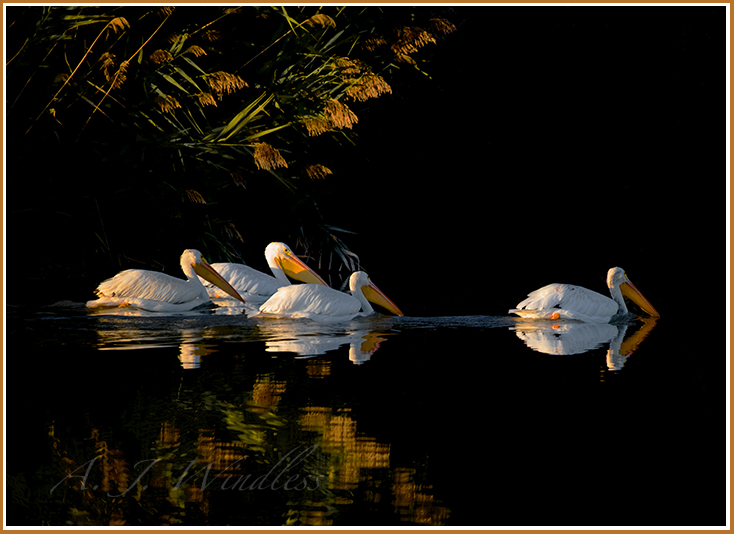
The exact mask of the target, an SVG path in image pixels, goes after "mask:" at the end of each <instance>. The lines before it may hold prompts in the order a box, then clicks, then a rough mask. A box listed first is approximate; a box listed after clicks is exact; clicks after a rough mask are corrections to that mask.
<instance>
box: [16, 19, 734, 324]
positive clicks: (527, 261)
mask: <svg viewBox="0 0 734 534" xmlns="http://www.w3.org/2000/svg"><path fill="white" fill-rule="evenodd" d="M725 14H726V11H725V7H724V6H721V7H710V6H709V7H679V6H672V7H530V8H528V7H456V8H453V10H452V12H451V13H449V14H448V15H447V17H448V18H449V19H450V20H452V22H454V23H455V24H456V26H457V31H456V32H454V33H453V34H451V35H449V36H447V37H446V38H445V39H444V40H443V41H442V42H440V43H439V44H438V45H429V46H430V47H432V48H431V50H430V51H429V58H430V61H429V63H428V64H427V65H425V66H424V68H425V71H426V72H427V73H429V74H430V79H425V80H424V82H422V83H416V82H415V80H414V78H411V80H412V81H410V82H406V80H407V79H408V78H407V75H406V80H402V79H401V76H403V74H401V73H397V74H395V77H394V78H392V79H389V80H388V81H389V82H390V84H391V85H392V86H393V94H392V95H384V96H382V97H380V98H379V99H375V100H371V101H368V102H366V103H364V104H363V105H362V106H361V107H360V109H358V110H357V112H358V115H359V117H360V120H359V123H358V124H357V125H356V126H355V132H356V133H357V135H358V143H357V146H356V147H354V148H353V149H345V150H343V151H340V152H339V153H338V154H334V160H333V161H332V163H331V164H330V166H331V168H333V169H334V171H335V177H334V178H333V179H330V181H329V182H328V185H327V186H325V187H324V189H323V191H322V192H321V195H322V196H321V198H320V199H319V208H320V210H321V212H322V213H323V215H324V218H325V220H326V221H327V222H329V223H330V224H333V225H335V226H337V227H340V228H345V229H348V230H350V231H353V232H356V234H347V235H344V236H342V237H343V239H344V241H345V242H346V243H347V245H348V246H349V247H350V248H351V250H353V251H354V252H356V253H357V254H358V255H359V257H360V259H361V264H362V267H363V268H364V269H365V270H367V271H368V272H369V273H370V275H371V277H372V279H373V280H374V281H375V283H376V284H377V285H378V286H379V287H380V288H381V289H383V291H385V292H386V293H387V294H388V295H389V296H390V297H391V298H392V299H393V300H394V301H395V302H396V303H397V304H398V305H399V306H400V307H401V308H402V310H403V311H404V312H405V313H406V314H408V315H463V314H487V315H496V314H504V313H506V310H507V309H508V308H510V307H513V306H514V305H515V304H516V303H517V302H519V301H520V300H521V299H522V298H524V296H525V295H526V294H527V293H528V292H529V291H532V290H534V289H536V288H538V287H540V286H542V285H545V284H548V283H551V282H565V283H575V284H578V285H583V286H586V287H588V288H590V289H594V290H598V291H600V292H603V293H604V292H606V290H605V283H604V281H605V276H606V272H607V270H608V269H609V268H610V267H613V266H621V267H623V268H624V269H625V270H626V271H627V273H628V275H629V277H630V278H631V280H632V281H633V282H634V283H635V284H636V286H637V287H638V288H639V289H640V290H641V291H642V293H643V294H645V296H646V297H647V298H648V299H649V300H650V301H651V302H652V303H653V305H654V306H655V307H656V308H657V309H658V311H659V312H660V313H661V315H662V316H663V317H665V316H666V315H667V316H670V315H671V314H673V313H678V310H679V309H680V306H681V302H682V301H683V300H685V302H686V303H693V302H695V306H696V308H697V309H706V310H713V311H714V313H717V314H719V313H721V314H722V317H723V311H724V310H723V307H724V299H723V298H722V297H723V295H722V294H721V293H719V292H718V290H719V288H722V289H723V287H724V284H723V282H724V276H725V273H724V265H725V263H724V260H725V258H724V250H725V245H724V236H725V210H726V207H725V206H726V199H725V184H726V179H727V178H726V167H725V150H726V147H725V140H726V137H725V124H726V123H725V109H726V108H725V98H726V93H725V90H726V89H725V88H726V86H725V72H726V71H725V19H724V17H725ZM402 82H405V83H402ZM7 147H8V149H9V151H11V153H12V150H13V140H12V138H11V139H9V140H8V142H7ZM87 148H88V147H85V146H71V147H69V146H65V147H53V146H39V147H38V158H37V161H35V162H34V164H33V165H35V167H34V166H33V165H31V166H29V165H28V163H27V162H26V163H25V164H24V166H23V167H20V166H18V165H14V164H13V161H12V158H11V159H10V160H9V161H8V166H7V172H8V176H9V177H10V178H11V180H10V181H9V183H8V188H7V209H8V214H7V253H8V254H7V265H8V272H7V274H8V281H9V282H10V283H9V284H8V287H7V296H8V301H9V302H11V303H19V302H22V301H24V300H25V299H28V298H29V297H32V298H33V299H35V301H37V302H47V303H48V302H54V301H57V300H72V301H75V302H83V301H86V300H88V299H90V298H92V297H93V290H94V288H95V287H96V285H97V284H98V283H99V282H100V281H102V280H103V279H105V278H107V277H109V276H112V275H114V274H115V273H116V272H117V271H119V270H120V269H119V267H115V266H114V265H112V264H111V263H110V261H109V258H108V257H107V255H106V254H104V253H101V252H99V251H97V250H94V251H93V249H95V247H97V248H99V247H98V246H99V243H98V238H97V237H95V233H97V234H100V231H101V228H100V227H99V217H97V214H96V213H95V211H96V209H97V208H96V206H95V204H94V202H93V200H94V199H92V198H89V197H85V196H84V195H85V184H89V185H90V187H92V185H93V184H95V183H96V182H99V181H100V180H109V179H117V178H120V179H125V177H124V176H120V177H116V176H115V169H92V168H87V167H85V165H84V160H83V155H84V153H85V150H87ZM41 178H43V181H42V185H41V184H39V185H36V184H35V181H38V180H41ZM138 178H139V177H138ZM70 188H71V191H72V196H71V197H70V194H69V193H70ZM67 198H77V201H72V202H66V201H65V199H67ZM262 200H263V202H271V203H272V204H273V213H274V214H277V211H278V209H279V207H278V203H277V198H263V199H262ZM104 202H105V206H106V207H108V206H113V208H114V209H113V212H112V214H110V212H109V211H106V212H105V216H106V217H107V228H106V231H107V232H108V237H109V239H110V241H114V242H115V243H116V244H117V246H118V247H120V246H122V247H123V250H121V251H118V252H121V253H126V254H128V256H129V257H131V258H136V254H137V252H138V251H137V250H136V249H135V248H134V247H135V246H138V245H142V244H145V242H146V240H152V239H155V240H156V241H157V243H156V244H155V245H156V246H157V247H158V249H159V250H162V251H163V252H161V253H160V254H161V255H160V257H155V258H144V259H145V260H146V262H147V263H146V265H145V266H146V267H148V268H155V267H156V266H160V269H161V270H165V271H166V272H168V273H171V274H174V275H176V276H178V275H180V272H179V267H178V258H179V256H180V254H181V251H182V249H184V248H201V247H202V244H201V243H192V242H190V241H189V240H188V237H187V234H186V232H185V230H184V228H182V229H181V231H180V232H179V233H176V232H172V234H171V235H170V236H166V239H162V240H161V239H160V237H159V236H158V235H157V234H156V233H155V232H150V233H149V234H148V233H147V232H146V219H145V212H144V211H141V210H140V209H139V208H138V206H136V205H134V204H133V205H130V204H127V203H124V204H120V205H116V204H115V199H114V198H105V199H104ZM31 205H32V206H34V207H35V208H38V207H42V208H44V209H41V210H39V209H35V210H29V209H28V207H29V206H31ZM111 215H112V218H110V216H111ZM241 219H242V222H241V224H240V228H246V229H247V231H246V232H243V234H245V235H244V238H245V246H243V247H242V248H243V251H244V253H243V257H244V258H245V259H246V261H247V262H248V264H249V265H252V266H253V267H256V268H259V269H262V270H264V271H267V266H266V264H265V260H264V258H263V256H262V251H263V250H264V248H265V246H266V245H267V243H268V242H270V241H286V242H288V241H289V240H292V239H294V236H295V235H296V234H297V231H298V229H297V228H271V227H270V225H269V223H268V221H267V220H248V214H247V213H243V214H242V218H241ZM121 222H124V224H122V223H121ZM125 228H127V229H128V230H127V231H125ZM161 241H162V242H161ZM135 243H137V244H138V245H134V244H135ZM208 259H209V260H210V261H218V260H219V259H220V258H216V257H210V258H208ZM128 266H129V267H139V266H140V265H138V264H135V263H134V262H131V263H130V265H128ZM329 274H332V280H334V281H336V279H337V278H338V277H339V276H345V275H348V274H349V273H345V272H344V271H342V272H341V273H329ZM684 282H685V284H684ZM706 282H708V283H706ZM696 286H698V287H699V288H700V289H701V290H700V291H696V292H691V291H689V289H690V288H691V287H696ZM684 287H685V288H686V290H685V291H684ZM687 305H688V304H687Z"/></svg>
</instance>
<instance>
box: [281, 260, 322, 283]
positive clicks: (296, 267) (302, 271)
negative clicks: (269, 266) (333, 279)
mask: <svg viewBox="0 0 734 534" xmlns="http://www.w3.org/2000/svg"><path fill="white" fill-rule="evenodd" d="M275 261H276V262H277V263H278V265H279V266H280V268H281V269H283V272H284V273H285V274H286V276H288V277H289V278H293V279H294V280H298V281H299V282H304V283H306V284H320V285H322V286H327V287H328V286H329V284H327V283H326V282H324V280H323V278H321V277H320V276H319V275H318V274H316V272H315V271H314V270H313V269H311V267H309V266H308V265H306V264H305V263H303V262H302V261H301V260H300V259H299V258H297V257H296V256H295V255H291V254H288V255H287V256H285V257H283V256H279V257H276V258H275Z"/></svg>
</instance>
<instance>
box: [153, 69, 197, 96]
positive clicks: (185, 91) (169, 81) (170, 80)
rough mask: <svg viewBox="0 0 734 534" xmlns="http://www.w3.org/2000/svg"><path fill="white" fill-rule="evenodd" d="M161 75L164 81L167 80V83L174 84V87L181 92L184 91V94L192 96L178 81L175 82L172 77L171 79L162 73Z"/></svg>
mask: <svg viewBox="0 0 734 534" xmlns="http://www.w3.org/2000/svg"><path fill="white" fill-rule="evenodd" d="M160 75H161V76H162V77H163V79H164V80H166V81H167V82H168V83H170V84H172V85H175V86H176V87H178V88H179V89H181V90H182V91H183V92H184V93H186V94H187V95H189V94H191V93H189V92H188V91H187V90H186V89H184V88H183V87H181V86H180V85H179V84H178V82H177V81H176V80H174V79H173V78H171V77H170V76H169V75H168V74H163V73H162V72H161V73H160Z"/></svg>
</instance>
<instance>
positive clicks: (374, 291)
mask: <svg viewBox="0 0 734 534" xmlns="http://www.w3.org/2000/svg"><path fill="white" fill-rule="evenodd" d="M349 289H350V290H351V291H352V293H353V294H354V293H355V292H356V291H360V290H361V291H362V294H363V295H364V297H365V298H366V299H367V300H368V301H370V302H372V303H373V304H377V305H378V306H382V307H383V308H385V309H386V310H387V311H389V312H391V313H394V314H395V315H400V316H402V315H403V312H401V311H400V308H398V307H397V306H396V305H395V303H394V302H393V301H392V300H390V299H389V298H387V296H386V295H385V294H384V293H383V292H382V291H380V290H379V289H378V288H377V286H376V285H375V284H373V283H372V281H371V280H370V277H369V276H367V273H366V272H364V271H356V272H354V273H352V276H350V277H349Z"/></svg>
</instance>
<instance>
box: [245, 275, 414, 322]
mask: <svg viewBox="0 0 734 534" xmlns="http://www.w3.org/2000/svg"><path fill="white" fill-rule="evenodd" d="M349 289H350V290H351V292H352V295H351V296H350V295H347V294H346V293H342V292H341V291H337V290H336V289H332V288H330V287H324V286H320V285H315V284H300V285H295V286H285V287H281V288H280V289H278V292H277V293H275V295H273V296H272V297H270V298H269V299H268V300H267V302H265V304H263V305H262V306H260V313H259V315H263V316H266V317H267V316H269V317H280V318H293V319H298V318H307V319H314V320H317V321H323V322H333V321H348V320H350V319H353V318H354V317H358V316H365V315H371V314H373V313H374V309H373V308H372V306H371V305H370V302H373V303H374V304H377V305H379V306H382V307H383V308H385V309H386V310H388V311H389V312H392V313H394V314H396V315H403V312H401V311H400V309H398V307H397V306H396V305H395V303H394V302H393V301H391V300H390V299H389V298H387V297H386V296H385V294H384V293H383V292H382V291H380V290H379V289H378V288H377V286H375V284H373V283H372V282H371V281H370V279H369V277H368V276H367V273H365V272H363V271H357V272H354V273H352V276H351V277H349ZM360 310H362V311H360Z"/></svg>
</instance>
